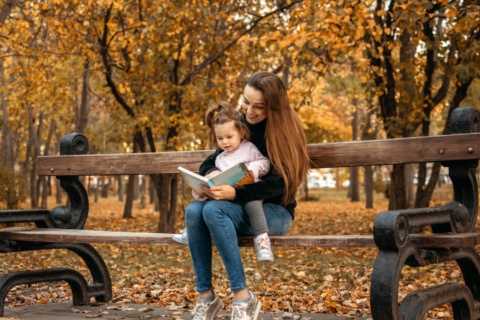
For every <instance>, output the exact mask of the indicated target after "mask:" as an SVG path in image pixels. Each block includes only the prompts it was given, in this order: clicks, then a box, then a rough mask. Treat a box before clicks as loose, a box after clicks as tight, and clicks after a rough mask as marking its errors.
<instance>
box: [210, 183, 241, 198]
mask: <svg viewBox="0 0 480 320" xmlns="http://www.w3.org/2000/svg"><path fill="white" fill-rule="evenodd" d="M202 189H203V193H204V194H205V195H206V196H207V197H209V198H210V199H213V200H234V199H235V197H236V195H237V192H236V191H235V188H234V187H232V186H229V185H228V184H226V185H223V186H214V187H210V188H208V187H207V186H202Z"/></svg>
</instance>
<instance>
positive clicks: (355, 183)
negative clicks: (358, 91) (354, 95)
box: [350, 99, 360, 202]
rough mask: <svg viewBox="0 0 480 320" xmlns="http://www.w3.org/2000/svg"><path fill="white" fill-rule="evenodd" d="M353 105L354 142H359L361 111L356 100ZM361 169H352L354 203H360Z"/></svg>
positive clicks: (351, 196)
mask: <svg viewBox="0 0 480 320" xmlns="http://www.w3.org/2000/svg"><path fill="white" fill-rule="evenodd" d="M353 104H354V105H355V112H354V113H353V119H352V141H357V140H358V138H359V130H358V128H359V110H358V105H357V101H356V99H354V101H353ZM359 184H360V181H359V168H358V167H351V168H350V188H351V189H350V192H351V194H350V199H351V200H352V202H357V201H360V190H359V189H360V187H359Z"/></svg>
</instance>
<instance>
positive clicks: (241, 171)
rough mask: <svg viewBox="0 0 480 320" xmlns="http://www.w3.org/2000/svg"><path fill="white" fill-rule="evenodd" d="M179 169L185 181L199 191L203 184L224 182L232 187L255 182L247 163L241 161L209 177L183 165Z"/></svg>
mask: <svg viewBox="0 0 480 320" xmlns="http://www.w3.org/2000/svg"><path fill="white" fill-rule="evenodd" d="M178 171H179V172H180V173H181V174H182V176H183V178H184V179H185V181H186V182H187V183H188V185H190V187H192V188H193V189H194V190H197V191H198V192H202V187H201V185H206V186H209V187H212V186H221V185H224V184H228V185H231V186H232V187H235V186H239V185H244V184H248V183H253V182H255V179H254V178H253V175H252V173H251V172H250V171H249V170H248V169H247V166H246V165H245V163H243V162H241V163H239V164H237V165H235V166H233V167H231V168H230V169H228V170H225V171H223V172H222V173H220V174H218V175H216V176H215V177H212V178H210V179H207V178H205V177H203V176H201V175H199V174H197V173H195V172H193V171H190V170H188V169H185V168H184V167H182V166H179V167H178Z"/></svg>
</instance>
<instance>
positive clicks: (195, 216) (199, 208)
mask: <svg viewBox="0 0 480 320" xmlns="http://www.w3.org/2000/svg"><path fill="white" fill-rule="evenodd" d="M202 202H203V201H194V202H191V203H190V204H189V205H188V206H187V209H186V210H185V221H186V222H187V223H189V222H191V223H197V222H198V221H199V220H201V219H202V215H203V214H202V212H203V207H204V203H202Z"/></svg>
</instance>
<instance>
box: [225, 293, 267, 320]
mask: <svg viewBox="0 0 480 320" xmlns="http://www.w3.org/2000/svg"><path fill="white" fill-rule="evenodd" d="M250 295H251V297H252V299H251V300H250V302H244V303H233V304H232V317H231V318H230V320H257V317H258V314H259V313H260V310H261V309H262V303H261V302H260V300H258V299H257V297H256V296H255V295H254V294H253V292H251V291H250Z"/></svg>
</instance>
